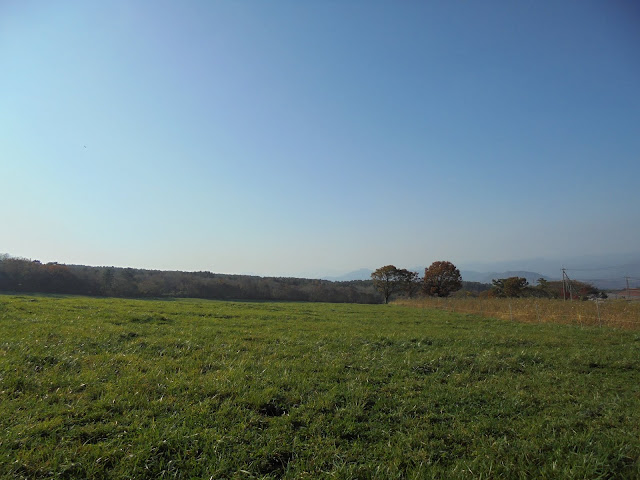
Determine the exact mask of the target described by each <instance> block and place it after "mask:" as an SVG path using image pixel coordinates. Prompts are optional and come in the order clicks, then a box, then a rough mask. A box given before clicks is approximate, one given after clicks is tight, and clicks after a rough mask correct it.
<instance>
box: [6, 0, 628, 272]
mask: <svg viewBox="0 0 640 480" xmlns="http://www.w3.org/2000/svg"><path fill="white" fill-rule="evenodd" d="M639 20H640V8H639V7H638V6H637V5H636V4H635V3H633V2H605V3H603V2H591V1H586V2H579V3H578V2H571V3H570V2H536V3H513V2H484V3H481V4H480V3H478V4H468V3H455V2H439V3H436V2H434V3H430V4H423V3H419V2H407V3H403V4H398V3H391V2H352V3H348V4H345V3H335V2H303V3H300V2H290V1H281V2H271V3H268V4H267V3H261V2H204V1H194V2H187V3H183V4H177V3H174V2H165V1H160V2H146V1H142V2H135V3H134V2H127V1H119V0H115V1H113V2H99V3H89V2H80V1H68V0H63V1H60V2H56V3H55V4H54V3H50V2H44V1H25V2H13V3H10V2H5V3H3V4H2V5H0V69H1V70H2V72H3V75H2V76H0V92H1V93H0V106H1V108H0V138H1V145H2V150H1V155H0V167H1V168H0V172H2V177H1V178H2V180H3V181H2V188H1V189H0V202H1V204H2V205H3V206H4V207H5V208H4V209H3V218H2V222H1V224H0V225H1V226H0V252H7V253H10V254H12V255H16V256H24V257H27V258H37V259H40V260H42V261H58V262H64V263H75V264H88V265H116V266H132V267H139V268H152V269H169V270H210V271H214V272H220V273H255V274H259V275H283V276H297V275H300V274H301V273H304V272H311V271H314V272H326V273H325V274H327V273H330V272H347V271H350V270H356V269H358V268H361V267H369V268H375V267H377V266H381V265H386V264H391V263H392V264H395V265H397V266H400V267H413V266H416V265H428V264H430V263H431V262H432V261H434V260H445V259H446V260H450V261H453V262H454V263H470V262H500V261H502V262H504V261H509V260H515V259H521V258H535V257H545V258H549V257H553V258H558V257H561V256H571V257H577V256H581V255H605V254H615V253H620V252H632V251H637V245H638V240H639V239H640V215H639V214H638V210H637V208H635V207H637V205H638V201H639V200H640V189H639V188H638V186H637V185H638V181H639V179H640V161H639V160H640V158H639V153H640V130H639V126H640V91H639V90H638V88H637V87H638V85H640V57H638V55H637V51H638V47H640V30H638V28H637V25H638V21H639Z"/></svg>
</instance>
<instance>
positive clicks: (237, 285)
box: [0, 255, 380, 303]
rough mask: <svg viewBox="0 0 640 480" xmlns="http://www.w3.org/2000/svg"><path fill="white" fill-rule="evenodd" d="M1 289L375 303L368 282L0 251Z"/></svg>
mask: <svg viewBox="0 0 640 480" xmlns="http://www.w3.org/2000/svg"><path fill="white" fill-rule="evenodd" d="M0 291H4V292H25V293H54V294H75V295H91V296H110V297H129V298H161V297H187V298H188V297H192V298H206V299H220V300H267V301H269V300H284V301H306V302H332V303H379V302H380V297H379V295H378V293H377V292H376V290H375V288H374V287H373V284H372V282H371V281H363V280H354V281H349V282H331V281H328V280H311V279H303V278H281V277H258V276H251V275H226V274H217V273H211V272H181V271H161V270H145V269H136V268H119V267H90V266H84V265H63V264H58V263H46V264H44V263H41V262H39V261H38V260H30V259H24V258H14V257H10V256H8V255H0Z"/></svg>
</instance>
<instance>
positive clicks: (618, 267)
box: [322, 253, 640, 290]
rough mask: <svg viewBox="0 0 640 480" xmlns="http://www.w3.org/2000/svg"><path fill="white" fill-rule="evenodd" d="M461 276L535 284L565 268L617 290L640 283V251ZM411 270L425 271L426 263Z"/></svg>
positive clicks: (365, 271) (483, 268)
mask: <svg viewBox="0 0 640 480" xmlns="http://www.w3.org/2000/svg"><path fill="white" fill-rule="evenodd" d="M458 268H460V273H461V275H462V279H463V280H464V281H467V282H480V283H489V284H490V283H491V281H492V280H493V279H496V278H508V277H524V278H526V279H527V281H528V282H529V284H531V285H535V284H536V283H537V280H538V279H539V278H544V279H545V280H560V279H561V278H562V269H563V268H565V269H566V273H567V275H568V276H569V278H571V279H572V280H579V281H583V282H588V283H591V284H593V285H595V286H596V287H598V288H602V289H606V290H616V289H622V288H625V287H626V277H630V286H632V287H640V253H632V254H611V255H590V256H580V257H569V258H565V259H544V258H537V259H528V260H518V261H507V262H491V263H489V262H487V263H482V262H473V263H463V264H460V265H458ZM410 270H413V271H416V272H419V273H420V274H421V275H422V274H423V273H424V267H416V268H411V269H410ZM372 272H373V270H372V269H369V268H361V269H359V270H354V271H352V272H348V273H345V274H343V275H336V276H326V277H322V279H323V280H331V281H334V282H344V281H350V280H369V279H370V278H371V273H372Z"/></svg>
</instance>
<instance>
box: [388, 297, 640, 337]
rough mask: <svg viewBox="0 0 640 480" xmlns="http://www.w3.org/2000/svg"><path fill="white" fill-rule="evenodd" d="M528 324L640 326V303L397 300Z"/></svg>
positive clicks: (458, 299)
mask: <svg viewBox="0 0 640 480" xmlns="http://www.w3.org/2000/svg"><path fill="white" fill-rule="evenodd" d="M393 303H394V304H396V305H403V306H409V307H418V308H435V309H438V310H446V311H451V312H455V313H468V314H473V315H481V316H483V317H491V318H499V319H502V320H512V321H518V322H525V323H558V324H567V325H582V326H607V327H615V328H626V329H640V302H629V301H625V300H605V301H602V300H600V301H598V302H595V301H576V300H574V301H569V300H567V301H563V300H555V299H544V298H475V297H470V298H432V297H425V298H417V299H400V300H396V301H395V302H393Z"/></svg>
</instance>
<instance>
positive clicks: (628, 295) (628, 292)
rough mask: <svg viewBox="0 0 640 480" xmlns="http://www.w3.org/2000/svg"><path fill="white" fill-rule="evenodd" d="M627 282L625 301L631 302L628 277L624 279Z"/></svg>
mask: <svg viewBox="0 0 640 480" xmlns="http://www.w3.org/2000/svg"><path fill="white" fill-rule="evenodd" d="M624 279H625V280H626V281H627V300H631V290H629V277H624Z"/></svg>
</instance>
